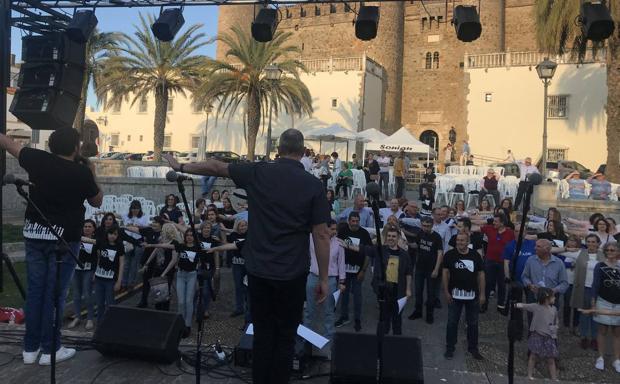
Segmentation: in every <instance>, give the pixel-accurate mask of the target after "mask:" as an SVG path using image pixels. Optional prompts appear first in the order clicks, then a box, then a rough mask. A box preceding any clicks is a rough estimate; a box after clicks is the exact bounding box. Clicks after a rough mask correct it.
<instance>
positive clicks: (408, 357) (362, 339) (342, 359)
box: [330, 332, 424, 384]
mask: <svg viewBox="0 0 620 384" xmlns="http://www.w3.org/2000/svg"><path fill="white" fill-rule="evenodd" d="M382 350H383V375H382V378H381V382H382V383H383V384H423V383H424V371H423V365H422V346H421V343H420V339H417V338H414V337H407V336H385V337H384V339H383V348H382ZM376 369H377V336H376V335H370V334H359V333H348V332H336V333H335V334H334V340H333V344H332V362H331V378H330V383H331V384H370V383H372V384H375V383H376V382H377V380H376V376H377V371H376Z"/></svg>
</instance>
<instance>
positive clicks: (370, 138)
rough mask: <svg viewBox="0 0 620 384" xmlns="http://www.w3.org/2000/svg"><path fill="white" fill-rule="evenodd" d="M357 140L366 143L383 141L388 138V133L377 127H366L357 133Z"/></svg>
mask: <svg viewBox="0 0 620 384" xmlns="http://www.w3.org/2000/svg"><path fill="white" fill-rule="evenodd" d="M357 138H358V139H357V140H358V141H363V142H364V143H372V142H374V141H382V140H385V139H387V138H388V135H386V134H385V133H383V132H381V131H379V130H378V129H375V128H370V129H366V130H364V131H361V132H358V133H357Z"/></svg>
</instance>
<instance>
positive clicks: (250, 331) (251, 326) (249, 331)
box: [245, 323, 254, 335]
mask: <svg viewBox="0 0 620 384" xmlns="http://www.w3.org/2000/svg"><path fill="white" fill-rule="evenodd" d="M245 334H246V335H253V334H254V324H252V323H250V324H248V328H247V329H246V330H245Z"/></svg>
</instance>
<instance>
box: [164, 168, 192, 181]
mask: <svg viewBox="0 0 620 384" xmlns="http://www.w3.org/2000/svg"><path fill="white" fill-rule="evenodd" d="M166 180H168V181H170V182H175V181H176V182H178V183H180V182H183V181H185V180H192V178H191V177H189V176H185V175H181V174H179V173H176V172H175V171H168V173H166Z"/></svg>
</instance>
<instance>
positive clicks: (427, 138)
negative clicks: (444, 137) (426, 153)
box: [420, 130, 439, 151]
mask: <svg viewBox="0 0 620 384" xmlns="http://www.w3.org/2000/svg"><path fill="white" fill-rule="evenodd" d="M420 141H421V142H423V143H424V144H426V145H428V146H430V147H431V148H433V149H434V150H435V151H437V150H438V149H439V136H437V133H435V131H432V130H428V131H424V132H422V134H421V135H420Z"/></svg>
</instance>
